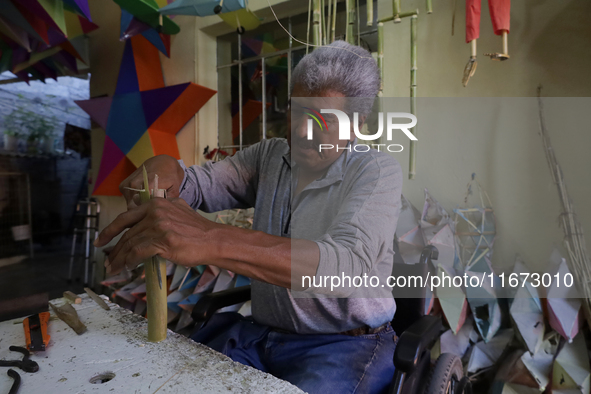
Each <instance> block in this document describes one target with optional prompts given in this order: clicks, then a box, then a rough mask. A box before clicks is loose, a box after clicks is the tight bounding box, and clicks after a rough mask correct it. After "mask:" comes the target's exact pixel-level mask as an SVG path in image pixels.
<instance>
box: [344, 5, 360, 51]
mask: <svg viewBox="0 0 591 394" xmlns="http://www.w3.org/2000/svg"><path fill="white" fill-rule="evenodd" d="M345 4H346V7H347V33H346V35H345V41H347V42H348V43H349V44H351V45H355V44H356V42H357V41H356V40H355V18H356V17H357V15H356V12H355V0H345Z"/></svg>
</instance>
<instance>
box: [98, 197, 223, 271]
mask: <svg viewBox="0 0 591 394" xmlns="http://www.w3.org/2000/svg"><path fill="white" fill-rule="evenodd" d="M217 226H219V224H217V223H214V222H212V221H210V220H207V219H206V218H204V217H203V216H201V215H200V214H199V213H197V212H195V211H194V210H193V209H191V207H189V205H187V203H186V202H185V201H184V200H182V199H179V198H176V199H163V198H154V199H152V200H150V201H149V202H147V203H144V204H142V205H140V206H138V207H134V208H131V209H130V210H128V211H127V212H124V213H122V214H120V215H119V216H118V217H117V218H116V219H115V220H114V221H113V222H112V223H111V224H109V225H108V226H107V227H105V229H104V230H103V231H102V232H101V233H100V234H99V236H98V238H97V240H96V241H95V246H97V247H100V246H104V245H106V244H107V243H109V242H110V241H111V240H112V239H113V238H114V237H116V236H117V235H118V234H119V233H121V232H122V231H124V230H125V229H129V230H128V231H127V232H126V233H125V234H123V236H122V237H121V239H120V240H119V242H117V245H115V248H114V249H113V250H112V251H111V253H110V254H109V261H108V265H106V266H107V272H108V273H110V274H117V273H119V272H120V271H121V270H123V268H127V269H130V270H131V269H133V268H135V267H136V266H137V265H138V264H140V263H141V262H142V261H143V260H145V259H148V258H150V257H152V256H154V255H159V256H160V257H163V258H165V259H167V260H170V261H173V262H175V263H177V264H180V265H185V266H196V265H200V264H202V263H203V262H205V261H207V259H208V258H209V257H211V255H210V254H209V253H208V251H209V248H208V247H207V245H208V243H209V241H208V237H209V234H208V232H209V230H213V229H214V228H216V227H217ZM210 245H211V243H210ZM105 264H107V263H105Z"/></svg>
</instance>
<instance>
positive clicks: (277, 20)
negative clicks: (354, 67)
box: [267, 0, 373, 59]
mask: <svg viewBox="0 0 591 394" xmlns="http://www.w3.org/2000/svg"><path fill="white" fill-rule="evenodd" d="M311 3H312V1H311V0H309V2H308V38H307V39H306V40H307V41H308V42H304V41H300V40H298V39H297V38H295V37H294V36H293V35H292V34H291V33H290V32H289V31H288V30H287V29H286V28H285V26H283V25H282V24H281V22H279V18H277V14H276V13H275V10H274V9H273V7H272V6H271V3H270V1H269V0H267V4H268V5H269V9H270V10H271V12H272V13H273V17H275V21H276V22H277V24H278V25H279V26H280V27H281V28H282V29H283V30H284V31H285V32H286V33H287V35H288V36H289V37H291V39H292V40H294V41H296V42H299V43H300V44H303V45H306V54H307V53H308V47H309V46H311V47H317V48H321V47H326V46H327V45H314V44H310V10H311V8H312V7H311ZM330 48H331V49H341V50H343V51H347V52H351V53H352V54H354V55H355V56H357V57H359V58H361V59H373V57H371V56H361V55H360V54H358V53H355V52H353V51H352V50H350V49H347V48H338V47H330Z"/></svg>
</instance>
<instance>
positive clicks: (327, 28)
mask: <svg viewBox="0 0 591 394" xmlns="http://www.w3.org/2000/svg"><path fill="white" fill-rule="evenodd" d="M331 1H332V0H326V5H327V7H326V17H325V18H324V41H325V44H326V45H328V44H330V43H331V42H332V41H331V40H330V23H331V21H332V15H331V10H332V7H331V5H332V4H331ZM322 15H323V17H324V4H323V5H322Z"/></svg>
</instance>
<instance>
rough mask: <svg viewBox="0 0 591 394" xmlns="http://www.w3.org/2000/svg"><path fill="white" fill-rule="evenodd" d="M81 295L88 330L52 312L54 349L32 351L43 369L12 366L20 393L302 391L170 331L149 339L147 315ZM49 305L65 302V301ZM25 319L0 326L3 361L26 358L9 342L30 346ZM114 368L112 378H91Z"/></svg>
mask: <svg viewBox="0 0 591 394" xmlns="http://www.w3.org/2000/svg"><path fill="white" fill-rule="evenodd" d="M81 297H82V303H81V304H78V305H73V306H74V308H75V309H76V310H77V312H78V315H79V317H80V320H81V321H82V322H83V323H84V324H85V325H86V327H87V328H88V331H87V332H85V333H84V334H82V335H76V333H75V332H74V331H73V330H72V329H71V328H70V327H68V326H67V325H66V324H65V323H64V322H63V321H61V320H59V319H57V318H56V317H54V314H53V312H51V316H52V317H51V319H50V321H49V328H48V333H49V335H50V336H51V341H50V343H49V346H48V348H47V350H46V351H45V352H38V353H35V354H33V355H32V356H31V359H32V360H34V361H36V362H37V363H38V364H39V371H38V372H36V373H26V372H23V371H21V370H20V369H18V368H14V369H15V371H17V372H18V373H19V374H20V375H21V378H22V383H21V387H20V391H19V393H22V394H24V393H37V394H49V393H60V394H66V393H117V394H119V393H124V394H127V393H183V394H184V393H199V394H202V393H230V392H236V393H238V392H239V393H282V394H283V393H288V394H289V393H293V394H301V393H303V391H301V390H300V389H298V388H297V387H295V386H293V385H292V384H290V383H288V382H285V381H282V380H280V379H277V378H275V377H274V376H272V375H269V374H266V373H264V372H261V371H258V370H256V369H254V368H251V367H247V366H244V365H242V364H239V363H236V362H234V361H232V360H230V359H229V358H228V357H226V356H224V355H222V354H220V353H218V352H216V351H214V350H211V349H209V348H207V347H205V346H203V345H201V344H199V343H196V342H193V341H192V340H190V339H188V338H186V337H184V336H182V335H178V334H176V333H173V332H172V331H170V330H169V331H168V338H167V339H166V340H165V341H164V342H161V343H150V342H148V341H147V330H148V323H147V320H146V319H144V318H143V317H141V316H139V315H135V314H133V313H131V312H130V311H128V310H126V309H124V308H121V307H119V306H117V305H115V304H113V303H111V302H108V304H109V306H110V307H111V310H110V311H106V310H104V309H102V308H101V307H99V306H98V305H97V304H96V303H95V302H94V301H93V300H92V299H90V298H89V297H88V296H87V295H86V294H83V295H81ZM51 302H52V303H53V304H54V305H56V306H59V305H62V304H63V303H65V299H62V298H59V299H56V300H53V301H51ZM22 320H23V319H15V320H9V321H5V322H1V323H0V359H10V360H12V359H20V358H21V355H20V354H19V353H15V352H11V351H9V350H8V347H9V346H11V345H16V346H24V345H25V335H24V329H23V325H22ZM6 371H8V368H7V367H0V394H3V393H8V391H9V389H10V387H11V386H12V383H13V380H12V379H11V378H10V377H8V376H7V375H6ZM109 373H110V374H114V377H113V378H112V379H111V380H109V381H107V382H104V383H98V384H96V383H95V384H93V383H90V380H92V379H93V378H94V377H96V376H98V375H101V374H104V375H105V376H106V375H108V374H109Z"/></svg>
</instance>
